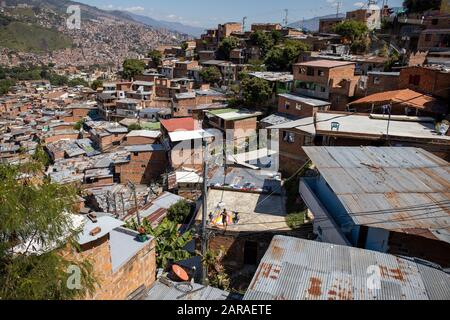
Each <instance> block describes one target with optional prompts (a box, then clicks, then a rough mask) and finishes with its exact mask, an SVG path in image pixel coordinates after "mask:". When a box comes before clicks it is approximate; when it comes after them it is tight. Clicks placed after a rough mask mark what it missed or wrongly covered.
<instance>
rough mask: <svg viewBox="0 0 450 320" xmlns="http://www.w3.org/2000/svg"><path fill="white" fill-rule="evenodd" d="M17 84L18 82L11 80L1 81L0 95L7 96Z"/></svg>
mask: <svg viewBox="0 0 450 320" xmlns="http://www.w3.org/2000/svg"><path fill="white" fill-rule="evenodd" d="M15 84H16V82H15V81H14V80H11V79H5V80H0V95H3V94H7V93H8V92H9V89H10V88H11V87H12V86H14V85H15Z"/></svg>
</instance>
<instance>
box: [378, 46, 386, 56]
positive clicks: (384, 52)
mask: <svg viewBox="0 0 450 320" xmlns="http://www.w3.org/2000/svg"><path fill="white" fill-rule="evenodd" d="M388 55H389V48H388V46H387V45H386V44H384V46H383V47H382V48H381V49H380V51H379V52H378V56H380V57H387V56H388Z"/></svg>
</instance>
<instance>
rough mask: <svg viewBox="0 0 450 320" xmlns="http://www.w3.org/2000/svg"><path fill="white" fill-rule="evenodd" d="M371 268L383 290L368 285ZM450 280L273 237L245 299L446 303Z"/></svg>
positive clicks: (367, 254) (382, 259)
mask: <svg viewBox="0 0 450 320" xmlns="http://www.w3.org/2000/svg"><path fill="white" fill-rule="evenodd" d="M370 266H377V267H378V268H379V271H380V276H381V278H380V280H381V288H380V289H379V290H377V289H369V287H368V285H367V283H368V282H367V280H368V277H369V276H370V275H371V273H368V268H369V267H370ZM449 295H450V276H449V275H448V274H445V273H444V272H442V271H439V270H437V269H433V268H431V267H428V266H424V265H421V264H417V263H416V262H414V261H412V260H409V259H403V258H399V257H396V256H393V255H389V254H384V253H379V252H375V251H369V250H363V249H358V248H353V247H347V246H338V245H332V244H326V243H321V242H315V241H308V240H303V239H298V238H291V237H285V236H275V237H274V238H273V240H272V243H271V245H270V247H269V249H268V250H267V252H266V254H265V255H264V257H263V259H262V261H261V263H260V265H259V267H258V270H257V271H256V273H255V276H254V278H253V280H252V282H251V284H250V286H249V289H248V290H247V293H246V294H245V296H244V300H259V299H271V300H425V299H448V298H449Z"/></svg>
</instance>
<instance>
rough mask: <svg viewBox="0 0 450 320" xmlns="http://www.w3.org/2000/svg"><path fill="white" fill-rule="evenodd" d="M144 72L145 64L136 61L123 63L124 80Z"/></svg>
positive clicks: (129, 60)
mask: <svg viewBox="0 0 450 320" xmlns="http://www.w3.org/2000/svg"><path fill="white" fill-rule="evenodd" d="M144 70H145V62H144V61H142V60H138V59H126V60H125V61H124V62H123V72H122V75H123V77H124V78H125V79H131V78H134V77H135V76H136V75H138V74H141V73H142V72H143V71H144Z"/></svg>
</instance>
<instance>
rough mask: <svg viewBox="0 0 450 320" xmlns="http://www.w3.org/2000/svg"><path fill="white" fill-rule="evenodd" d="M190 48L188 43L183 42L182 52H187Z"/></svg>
mask: <svg viewBox="0 0 450 320" xmlns="http://www.w3.org/2000/svg"><path fill="white" fill-rule="evenodd" d="M188 48H189V44H188V43H187V42H183V43H182V44H181V50H183V51H186V50H187V49H188Z"/></svg>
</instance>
